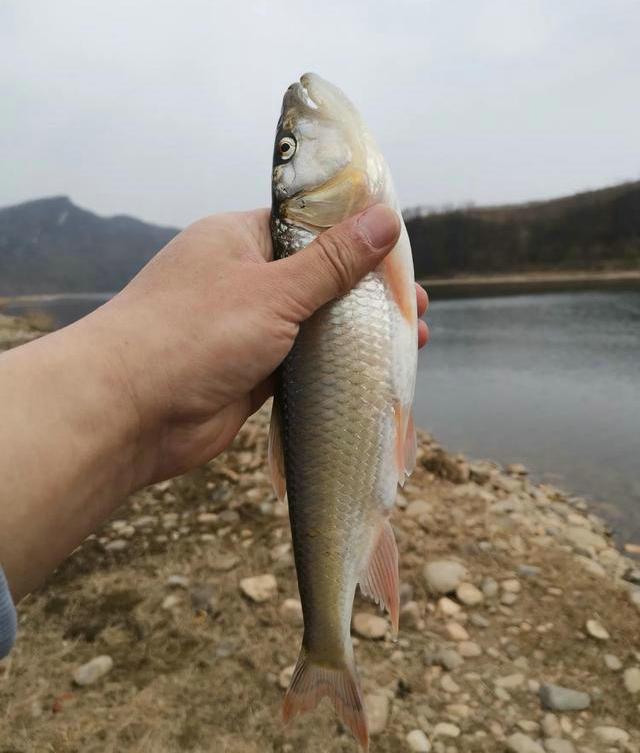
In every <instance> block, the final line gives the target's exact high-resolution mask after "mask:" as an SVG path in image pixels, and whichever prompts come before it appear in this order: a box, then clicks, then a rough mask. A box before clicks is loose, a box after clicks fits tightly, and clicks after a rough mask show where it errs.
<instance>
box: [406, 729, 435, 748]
mask: <svg viewBox="0 0 640 753" xmlns="http://www.w3.org/2000/svg"><path fill="white" fill-rule="evenodd" d="M407 745H408V746H409V750H412V751H413V753H430V751H431V743H430V742H429V740H428V738H427V736H426V735H425V734H424V732H423V731H422V730H421V729H414V730H411V732H409V734H408V735H407Z"/></svg>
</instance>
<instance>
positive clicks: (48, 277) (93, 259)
mask: <svg viewBox="0 0 640 753" xmlns="http://www.w3.org/2000/svg"><path fill="white" fill-rule="evenodd" d="M177 232H178V230H177V229H176V228H172V227H160V226H158V225H150V224H148V223H146V222H141V221H140V220H136V219H133V218H132V217H127V216H124V215H118V216H115V217H100V216H98V215H96V214H93V213H92V212H88V211H87V210H86V209H81V208H80V207H77V206H76V205H75V204H73V203H72V202H71V201H70V199H69V198H68V197H66V196H55V197H52V198H47V199H38V200H36V201H28V202H26V203H24V204H18V205H16V206H12V207H7V208H5V209H0V295H18V294H21V293H67V292H85V291H111V290H119V289H120V288H122V287H123V285H125V284H126V283H127V282H128V281H129V280H130V279H131V278H132V277H133V276H134V275H135V274H136V272H138V270H139V269H140V268H141V267H142V266H143V265H144V264H145V263H146V262H147V261H148V260H149V259H150V258H151V257H152V256H153V255H154V254H155V253H156V251H158V250H159V249H160V248H162V246H164V245H165V244H166V243H167V242H168V241H169V240H171V238H173V236H174V235H175V234H176V233H177Z"/></svg>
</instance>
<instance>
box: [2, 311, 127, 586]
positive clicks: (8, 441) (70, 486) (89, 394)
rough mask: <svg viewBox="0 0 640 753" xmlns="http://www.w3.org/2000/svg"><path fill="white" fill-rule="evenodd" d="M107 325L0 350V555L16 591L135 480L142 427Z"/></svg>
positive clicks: (88, 324)
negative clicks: (110, 345) (106, 327)
mask: <svg viewBox="0 0 640 753" xmlns="http://www.w3.org/2000/svg"><path fill="white" fill-rule="evenodd" d="M105 326H106V322H105V321H104V317H101V316H100V315H98V316H93V317H89V318H87V319H86V320H83V321H82V322H79V323H78V324H76V325H73V326H71V327H68V328H66V329H64V330H61V331H59V332H56V333H53V334H51V335H47V336H46V337H43V338H41V339H39V340H36V341H34V342H32V343H30V344H28V345H25V346H22V347H20V348H16V349H15V350H12V351H9V352H7V353H5V354H3V355H2V356H0V400H1V401H2V402H1V415H2V420H1V423H0V479H1V481H0V483H1V489H0V562H1V563H2V566H3V567H4V570H5V573H6V575H7V579H8V581H9V585H10V587H11V590H12V593H13V595H14V598H15V599H16V600H18V599H19V598H20V597H22V596H23V595H24V594H26V593H27V592H28V591H30V590H31V589H32V588H34V587H35V586H37V585H38V584H39V583H40V582H41V581H42V580H43V579H44V578H45V577H46V575H47V574H48V573H50V572H51V571H52V570H53V569H54V568H55V567H56V566H57V565H58V564H59V562H60V561H61V560H62V559H64V557H65V556H66V555H67V554H69V553H70V552H71V551H73V549H74V548H75V547H76V546H78V544H80V543H81V542H82V541H83V539H84V538H85V537H86V536H87V535H88V534H89V533H91V532H92V531H93V530H95V528H96V527H97V526H98V525H99V523H100V522H101V521H102V520H104V519H105V518H107V517H108V516H109V514H110V513H111V511H112V510H113V509H114V508H115V507H116V506H117V505H118V504H120V503H121V502H122V501H123V500H124V499H125V497H126V496H127V494H128V493H130V492H131V491H132V489H133V488H135V487H136V486H137V485H138V484H139V479H140V470H141V462H142V461H141V431H140V427H139V424H138V420H137V416H136V414H135V404H134V402H133V401H132V399H131V396H130V395H129V393H128V386H127V384H126V383H125V382H124V381H123V380H122V372H121V370H120V368H119V364H118V355H117V353H118V350H117V348H115V347H111V348H110V347H109V343H110V340H109V337H107V336H105V332H104V331H103V330H104V328H105Z"/></svg>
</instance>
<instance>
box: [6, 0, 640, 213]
mask: <svg viewBox="0 0 640 753" xmlns="http://www.w3.org/2000/svg"><path fill="white" fill-rule="evenodd" d="M638 29H640V2H638V1H637V0H562V1H561V2H559V1H558V0H455V2H454V1H452V0H375V1H374V0H350V1H349V0H342V2H338V1H337V0H322V2H318V0H295V1H292V2H283V1H282V0H272V1H271V2H269V1H268V0H235V1H234V2H226V1H222V2H216V1H215V0H181V1H180V2H178V1H177V0H171V1H170V2H168V1H166V0H127V1H126V2H123V1H122V0H109V2H86V0H56V2H52V0H0V92H1V93H2V97H1V101H0V206H5V205H9V204H15V203H18V202H21V201H25V200H28V199H32V198H37V197H42V196H51V195H59V194H65V195H69V196H70V197H71V198H72V200H73V201H74V202H75V203H76V204H79V205H80V206H83V207H86V208H88V209H92V210H93V211H96V212H98V213H100V214H106V215H110V214H130V215H134V216H137V217H140V218H141V219H145V220H149V221H153V222H157V223H160V224H170V225H178V226H184V225H186V224H187V223H188V222H190V221H192V220H194V219H197V218H198V217H200V216H202V215H205V214H209V213H211V212H216V211H221V210H228V209H247V208H251V207H254V206H259V205H267V204H268V203H269V201H270V169H271V154H272V143H273V136H274V130H275V124H276V121H277V118H278V114H279V110H280V103H281V98H282V94H283V92H284V90H285V89H286V87H287V86H288V85H289V83H291V82H292V81H294V80H296V79H297V78H298V77H299V76H300V74H302V73H303V72H305V71H307V70H312V71H315V72H317V73H319V74H320V75H322V76H324V77H325V78H328V79H329V80H331V81H333V82H334V83H336V84H338V85H339V86H340V87H341V88H342V89H344V91H345V92H346V93H347V94H348V95H349V96H350V97H351V99H352V100H353V101H354V102H355V104H356V105H357V106H358V108H359V109H360V111H361V113H362V114H363V116H364V118H365V120H366V122H367V124H368V126H369V128H370V130H371V131H372V132H373V133H374V135H375V136H376V139H377V141H378V142H379V144H380V146H381V148H382V151H383V153H384V154H385V156H386V158H387V161H388V162H389V164H390V166H391V169H392V172H393V174H394V179H395V183H396V188H397V190H398V194H399V197H400V203H401V205H402V206H404V207H413V206H417V205H423V206H437V207H441V206H443V205H446V204H453V205H460V204H467V203H469V202H473V203H476V204H496V203H512V202H519V201H525V200H531V199H540V198H545V197H551V196H559V195H563V194H567V193H574V192H576V191H580V190H585V189H589V188H598V187H600V186H603V185H609V184H612V183H616V182H619V181H622V180H628V179H638V178H640V138H639V134H640V96H639V95H640V56H639V55H638Z"/></svg>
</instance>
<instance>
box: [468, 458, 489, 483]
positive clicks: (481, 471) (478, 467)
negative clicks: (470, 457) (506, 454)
mask: <svg viewBox="0 0 640 753" xmlns="http://www.w3.org/2000/svg"><path fill="white" fill-rule="evenodd" d="M494 473H495V468H494V467H493V466H492V465H491V464H490V463H483V462H482V461H480V462H477V463H471V464H470V465H469V477H470V478H471V480H472V481H475V482H476V484H486V483H487V482H488V481H489V480H490V479H491V476H492V475H493V474H494Z"/></svg>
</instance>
